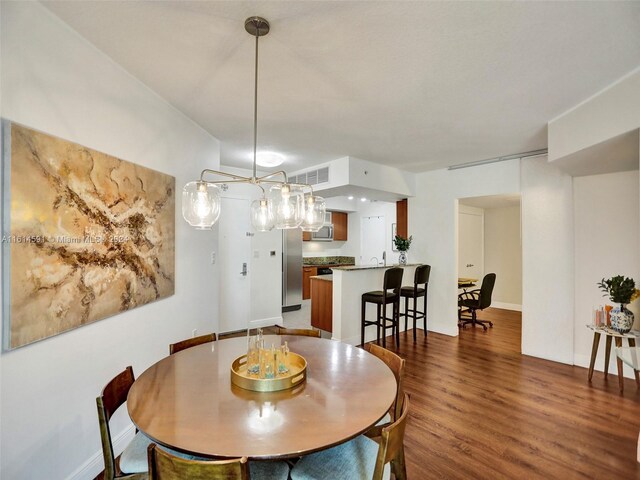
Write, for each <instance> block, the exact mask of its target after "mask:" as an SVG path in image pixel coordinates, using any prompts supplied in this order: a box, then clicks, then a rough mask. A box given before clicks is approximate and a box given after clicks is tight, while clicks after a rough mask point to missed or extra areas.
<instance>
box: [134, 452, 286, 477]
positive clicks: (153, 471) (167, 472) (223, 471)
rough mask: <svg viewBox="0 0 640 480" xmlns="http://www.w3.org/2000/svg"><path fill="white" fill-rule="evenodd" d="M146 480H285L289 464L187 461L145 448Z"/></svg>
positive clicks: (237, 459)
mask: <svg viewBox="0 0 640 480" xmlns="http://www.w3.org/2000/svg"><path fill="white" fill-rule="evenodd" d="M147 458H148V462H149V480H248V479H252V480H287V479H288V477H289V465H288V464H287V463H285V462H283V461H274V462H271V461H256V462H247V458H246V457H242V458H235V459H231V460H208V459H202V458H194V459H187V458H181V457H178V456H175V455H172V454H171V453H169V452H166V451H164V450H163V449H160V448H158V446H157V445H156V444H155V443H152V444H151V445H149V447H148V449H147Z"/></svg>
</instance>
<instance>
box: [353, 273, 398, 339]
mask: <svg viewBox="0 0 640 480" xmlns="http://www.w3.org/2000/svg"><path fill="white" fill-rule="evenodd" d="M403 273H404V269H402V268H400V267H395V268H389V269H388V270H386V271H385V272H384V280H383V283H382V290H375V291H372V292H365V293H363V294H362V306H361V318H360V345H362V346H364V331H365V329H366V328H367V327H368V326H370V325H375V326H376V329H377V337H376V338H377V343H380V330H382V346H383V347H386V346H387V344H386V337H387V329H388V328H391V331H392V332H393V336H394V337H395V339H396V348H400V288H401V287H402V274H403ZM367 303H374V304H376V307H377V314H376V318H375V320H367V319H366V312H367ZM388 304H391V305H392V307H393V308H392V312H393V313H392V314H391V318H389V317H387V305H388Z"/></svg>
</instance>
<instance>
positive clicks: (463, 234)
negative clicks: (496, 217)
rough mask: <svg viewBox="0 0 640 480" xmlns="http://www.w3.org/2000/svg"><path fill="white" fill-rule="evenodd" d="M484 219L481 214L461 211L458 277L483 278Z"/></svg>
mask: <svg viewBox="0 0 640 480" xmlns="http://www.w3.org/2000/svg"><path fill="white" fill-rule="evenodd" d="M483 255H484V220H483V217H482V215H480V214H471V213H464V212H460V214H459V222H458V277H463V278H477V279H481V278H482V275H483V270H484V265H483V263H484V256H483Z"/></svg>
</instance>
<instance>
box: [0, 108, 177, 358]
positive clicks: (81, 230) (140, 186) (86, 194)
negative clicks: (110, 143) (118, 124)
mask: <svg viewBox="0 0 640 480" xmlns="http://www.w3.org/2000/svg"><path fill="white" fill-rule="evenodd" d="M2 128H3V132H2V134H3V190H4V193H3V195H4V196H3V238H2V242H3V289H4V291H3V297H4V301H3V303H4V308H5V310H4V326H3V330H4V335H3V336H4V342H3V343H4V348H5V349H13V348H17V347H20V346H23V345H27V344H30V343H33V342H36V341H38V340H42V339H44V338H48V337H51V336H53V335H57V334H59V333H62V332H66V331H68V330H71V329H74V328H77V327H80V326H83V325H86V324H89V323H91V322H95V321H97V320H101V319H104V318H106V317H109V316H111V315H115V314H117V313H120V312H124V311H126V310H130V309H132V308H136V307H139V306H141V305H144V304H147V303H149V302H153V301H155V300H159V299H161V298H164V297H167V296H170V295H173V293H174V277H175V258H174V257H175V178H174V177H172V176H170V175H166V174H163V173H160V172H157V171H154V170H151V169H148V168H144V167H141V166H139V165H135V164H133V163H130V162H128V161H125V160H121V159H118V158H116V157H113V156H111V155H107V154H105V153H101V152H98V151H95V150H92V149H90V148H86V147H83V146H81V145H78V144H76V143H72V142H69V141H66V140H63V139H61V138H57V137H54V136H51V135H47V134H45V133H41V132H38V131H36V130H33V129H30V128H27V127H25V126H22V125H19V124H16V123H12V122H9V121H6V120H5V121H3V125H2Z"/></svg>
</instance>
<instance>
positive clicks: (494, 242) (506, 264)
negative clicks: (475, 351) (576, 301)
mask: <svg viewBox="0 0 640 480" xmlns="http://www.w3.org/2000/svg"><path fill="white" fill-rule="evenodd" d="M457 263H458V284H459V288H458V294H461V293H463V292H465V291H467V292H471V291H473V290H479V289H480V288H481V285H482V280H483V278H484V276H485V275H487V274H488V273H495V274H496V281H495V286H494V288H493V291H492V293H491V305H490V307H488V308H486V309H485V310H482V311H480V310H478V311H477V316H478V319H479V320H488V321H491V322H493V324H494V326H493V328H489V329H488V330H487V331H486V332H484V330H483V328H482V327H481V326H471V325H467V326H466V328H464V329H463V328H460V335H463V334H472V333H468V332H471V331H473V332H474V334H485V333H486V334H488V335H492V334H494V332H495V331H496V330H497V329H502V332H501V333H500V337H501V341H503V340H505V339H506V338H508V343H509V344H510V348H512V349H514V350H516V351H517V352H520V348H521V334H522V314H521V312H522V228H521V197H520V194H512V195H490V196H484V197H471V198H460V199H458V259H457ZM505 331H509V332H510V334H509V335H508V336H507V337H503V335H502V334H503V333H505ZM494 335H495V334H494Z"/></svg>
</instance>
